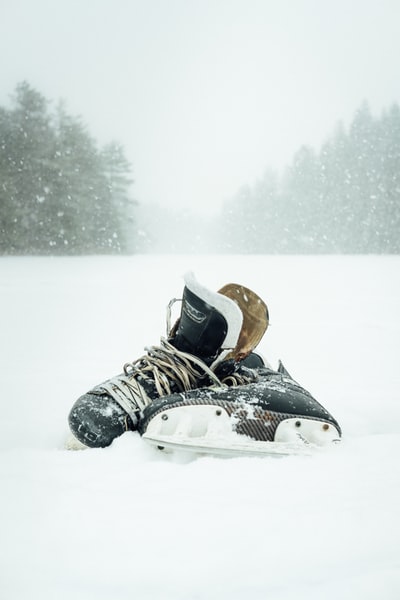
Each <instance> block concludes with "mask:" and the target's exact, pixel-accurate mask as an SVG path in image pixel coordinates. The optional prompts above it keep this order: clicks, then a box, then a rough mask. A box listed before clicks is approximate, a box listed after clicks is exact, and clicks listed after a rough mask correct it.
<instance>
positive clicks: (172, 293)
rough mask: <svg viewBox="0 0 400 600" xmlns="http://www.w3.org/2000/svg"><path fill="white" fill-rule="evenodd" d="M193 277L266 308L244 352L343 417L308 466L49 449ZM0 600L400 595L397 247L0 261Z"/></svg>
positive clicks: (153, 338)
mask: <svg viewBox="0 0 400 600" xmlns="http://www.w3.org/2000/svg"><path fill="white" fill-rule="evenodd" d="M188 270H192V271H194V272H195V274H196V276H197V278H198V279H199V281H200V282H201V283H202V284H204V285H206V286H208V287H210V288H211V289H215V290H217V289H219V288H220V287H221V286H222V285H223V284H224V283H228V282H235V283H241V284H243V285H246V286H247V287H250V288H252V289H254V291H255V292H257V293H258V294H259V295H260V296H261V297H262V298H263V299H264V300H265V301H266V302H267V304H268V306H269V310H270V318H271V325H270V327H269V329H268V331H267V332H266V335H265V337H264V339H263V340H262V342H261V344H260V347H259V349H260V350H261V351H262V352H263V353H264V354H265V355H266V357H267V358H268V359H269V360H270V362H272V364H273V365H274V366H276V365H277V360H278V358H281V359H282V360H283V362H284V364H285V366H286V367H287V369H288V370H289V372H291V374H292V376H293V377H294V378H295V379H297V380H298V381H299V382H300V383H301V384H302V385H304V387H306V388H307V389H309V390H310V391H311V392H312V393H313V394H314V395H315V396H316V398H317V399H318V400H319V401H320V402H321V403H322V404H323V405H324V406H325V407H326V408H327V409H328V410H329V411H330V412H331V413H332V414H333V415H334V416H335V417H336V418H337V419H338V421H339V422H340V424H341V426H342V428H343V441H342V443H341V444H340V445H338V446H337V445H336V446H334V447H332V448H329V449H328V450H326V451H324V452H322V453H319V454H318V455H316V456H313V457H304V456H289V457H285V458H274V457H263V458H259V457H257V458H256V457H238V458H216V457H199V458H190V457H188V456H187V455H185V454H175V455H174V454H172V455H164V454H162V453H161V452H159V451H157V450H156V449H153V448H151V447H148V446H146V444H145V442H144V440H142V439H141V438H140V437H139V435H138V434H137V433H134V432H130V433H126V434H124V435H123V436H122V437H121V438H119V439H117V440H116V441H115V442H114V443H113V444H112V445H111V446H110V447H109V448H105V449H95V450H87V451H82V452H71V451H67V450H65V449H64V442H65V439H66V434H67V424H66V423H67V415H68V412H69V410H70V408H71V406H72V404H73V402H74V401H75V400H76V399H77V398H78V397H79V396H80V395H81V394H82V393H84V392H85V391H87V390H89V389H90V388H91V387H92V386H94V385H95V384H97V383H99V382H101V381H104V380H105V379H107V378H109V377H111V376H113V375H116V374H118V373H120V372H121V371H122V365H123V364H124V363H125V362H127V361H129V360H133V359H134V358H137V357H138V356H140V355H142V354H143V349H144V346H146V345H150V344H157V343H158V341H159V338H160V335H164V334H165V325H164V324H165V307H166V305H167V303H168V301H169V299H170V298H172V297H180V295H181V291H182V286H183V279H182V277H183V274H184V273H185V272H186V271H188ZM0 290H1V296H0V298H1V300H0V302H1V311H0V320H1V323H0V324H1V345H0V359H1V363H0V364H1V381H2V386H1V400H0V401H1V422H0V427H1V436H0V450H1V464H0V470H1V480H0V485H1V490H0V504H1V510H0V518H1V522H0V532H1V536H0V539H1V545H0V548H1V560H0V597H1V598H4V600H25V599H29V600H35V599H40V600H47V599H49V600H50V599H51V600H54V599H55V598H57V600H64V599H65V600H66V599H68V600H70V599H71V598H73V599H74V600H92V599H93V600H103V599H104V600H111V599H112V600H125V599H132V598H138V599H140V600H150V599H151V600H170V599H171V600H214V599H215V600H224V599H227V600H242V599H243V598H246V600H265V599H266V598H268V600H275V599H276V600H291V599H296V600H303V599H304V600H314V599H315V600H316V599H318V600H320V599H322V598H323V599H324V600H330V599H335V600H337V599H338V598H340V599H341V600H355V599H357V600H358V599H363V600H372V599H373V600H375V599H378V598H379V599H385V600H392V599H393V600H395V599H396V600H397V599H398V598H399V597H400V508H399V507H400V468H399V459H400V434H399V430H400V398H399V391H398V390H399V388H400V368H399V359H400V352H399V350H400V342H399V338H400V257H375V256H361V257H351V256H350V257H349V256H347V257H344V256H340V257H336V256H320V257H314V256H309V257H300V256H299V257H291V256H286V257H279V256H274V257H270V256H134V257H124V258H120V257H118V258H114V257H92V258H36V257H32V258H1V259H0Z"/></svg>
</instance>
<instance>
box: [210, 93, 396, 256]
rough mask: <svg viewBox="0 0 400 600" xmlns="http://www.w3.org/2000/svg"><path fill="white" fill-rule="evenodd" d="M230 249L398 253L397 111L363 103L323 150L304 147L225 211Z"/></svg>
mask: <svg viewBox="0 0 400 600" xmlns="http://www.w3.org/2000/svg"><path fill="white" fill-rule="evenodd" d="M220 231H221V232H225V235H224V236H223V248H221V249H222V250H224V251H225V252H239V253H399V252H400V109H399V106H398V105H397V104H395V105H393V106H392V107H391V108H390V109H389V110H386V111H384V112H383V114H382V116H381V117H380V118H374V117H373V116H372V115H371V113H370V110H369V108H368V105H367V103H364V104H363V105H362V106H361V107H360V109H359V110H358V111H357V112H356V114H355V116H354V119H353V121H352V123H351V124H350V126H349V128H348V130H347V131H346V130H345V128H344V127H343V125H341V124H339V125H338V127H337V130H336V132H335V134H334V135H333V136H332V137H331V138H330V139H328V140H327V142H326V143H325V144H324V145H323V146H322V148H321V150H320V151H319V152H316V151H315V150H313V149H312V148H309V147H302V148H301V149H300V150H299V151H298V152H297V154H296V155H295V156H294V159H293V162H292V164H291V165H290V166H289V167H288V168H287V170H286V171H285V172H284V174H283V175H282V176H281V177H278V175H277V174H276V173H274V172H271V171H267V172H266V173H265V175H264V177H263V178H262V179H261V180H260V181H259V182H258V183H257V184H256V185H254V186H253V187H250V186H246V187H243V188H242V189H241V190H240V191H239V193H238V194H237V196H236V197H235V198H233V199H232V200H231V201H229V202H227V203H226V204H225V206H224V209H223V214H222V224H221V227H220Z"/></svg>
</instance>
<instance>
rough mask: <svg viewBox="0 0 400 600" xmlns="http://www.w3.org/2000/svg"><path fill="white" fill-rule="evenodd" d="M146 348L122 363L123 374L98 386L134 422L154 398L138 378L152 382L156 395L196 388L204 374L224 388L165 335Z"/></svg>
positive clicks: (206, 368)
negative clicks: (141, 354)
mask: <svg viewBox="0 0 400 600" xmlns="http://www.w3.org/2000/svg"><path fill="white" fill-rule="evenodd" d="M145 350H146V354H145V355H143V356H142V357H140V358H138V359H137V360H135V361H133V362H128V363H125V365H124V374H123V375H118V376H116V377H113V378H112V379H110V380H109V381H107V382H105V383H103V384H102V385H101V389H102V390H104V391H105V392H107V393H108V394H109V395H110V396H111V397H112V398H114V400H115V401H116V402H117V403H118V404H119V405H120V406H121V407H122V408H123V409H124V410H125V411H126V412H127V413H128V414H129V416H130V417H131V419H132V420H133V423H136V421H137V414H138V412H140V411H143V410H144V408H145V407H146V406H148V405H149V404H150V403H151V402H152V400H153V399H152V398H151V397H150V396H149V395H148V394H147V392H146V390H145V389H144V387H143V385H141V383H140V382H139V381H138V378H139V377H140V378H142V381H146V380H147V381H149V382H152V384H154V385H155V388H156V390H157V393H158V395H159V396H166V395H170V394H172V393H174V392H176V391H178V392H187V391H189V390H192V389H195V388H197V387H199V384H200V380H201V379H204V378H205V377H206V376H208V377H209V378H210V379H211V381H212V384H213V385H214V386H217V387H225V385H224V383H223V382H222V381H220V379H218V377H217V376H216V375H215V373H213V371H212V370H211V369H210V368H209V367H207V365H206V364H205V363H204V362H203V361H202V360H200V359H199V358H197V357H196V356H193V355H192V354H188V353H186V352H182V351H180V350H177V349H176V348H175V347H174V346H172V344H170V343H169V342H168V341H167V340H166V339H165V338H161V340H160V346H150V347H146V348H145Z"/></svg>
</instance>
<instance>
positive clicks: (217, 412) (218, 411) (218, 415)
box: [215, 408, 222, 417]
mask: <svg viewBox="0 0 400 600" xmlns="http://www.w3.org/2000/svg"><path fill="white" fill-rule="evenodd" d="M215 414H216V415H217V417H220V416H221V415H222V410H221V409H220V408H218V409H217V410H216V411H215Z"/></svg>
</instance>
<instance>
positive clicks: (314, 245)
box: [0, 82, 400, 254]
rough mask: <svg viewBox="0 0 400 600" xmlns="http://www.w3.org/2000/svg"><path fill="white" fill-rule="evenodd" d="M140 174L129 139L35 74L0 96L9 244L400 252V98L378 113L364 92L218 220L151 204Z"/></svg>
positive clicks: (1, 180) (1, 174)
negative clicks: (51, 96)
mask: <svg viewBox="0 0 400 600" xmlns="http://www.w3.org/2000/svg"><path fill="white" fill-rule="evenodd" d="M131 183H132V169H131V166H130V164H129V163H128V161H127V160H126V158H125V155H124V151H123V148H122V147H121V145H119V144H117V143H114V144H109V145H107V146H106V147H104V148H100V149H99V148H98V147H97V144H96V142H95V141H94V140H93V138H92V137H91V136H90V135H89V133H88V132H87V129H86V127H85V126H84V124H83V123H82V121H81V119H80V118H78V117H72V116H71V115H69V114H67V112H66V110H65V107H64V106H63V104H62V103H61V104H60V105H59V106H58V107H57V108H56V110H53V111H50V110H49V102H48V101H47V100H46V99H45V98H44V97H43V96H42V95H41V94H40V93H39V92H37V91H36V90H35V89H33V88H32V87H31V86H30V85H29V84H28V83H26V82H23V83H20V84H19V85H18V86H17V87H16V90H15V93H14V95H13V98H12V105H11V107H10V108H9V109H6V108H2V107H0V254H91V253H121V252H123V253H133V252H135V251H142V252H152V251H153V252H154V251H158V252H163V251H167V252H188V253H190V252H196V251H200V252H227V253H228V252H232V253H266V254H267V253H275V254H277V253H293V254H295V253H357V254H360V253H400V108H399V106H398V105H397V104H394V105H393V106H392V107H391V108H390V109H388V110H386V111H384V112H383V114H382V115H381V116H380V117H379V118H376V117H373V116H372V115H371V112H370V110H369V108H368V105H367V103H364V104H363V105H362V106H361V107H360V109H359V110H358V111H357V112H356V114H355V116H354V118H353V120H352V122H351V124H350V125H349V127H348V128H347V129H346V128H345V127H344V126H343V125H341V124H339V125H338V126H337V129H336V131H335V133H334V135H332V136H331V138H329V139H328V140H327V141H326V143H325V144H324V145H323V146H322V148H321V149H320V150H319V151H315V150H314V149H312V148H309V147H302V148H301V149H300V150H299V151H298V152H297V154H296V155H295V156H294V159H293V161H292V163H291V165H290V166H289V167H288V168H287V169H286V170H285V171H284V173H283V174H278V173H276V172H273V171H271V170H267V171H266V172H265V174H264V176H263V177H262V178H261V179H260V180H259V181H258V182H257V184H255V185H254V186H244V187H243V188H242V189H240V190H239V192H238V193H237V195H236V196H235V197H234V198H232V199H230V200H229V201H228V202H226V204H225V205H224V207H223V209H222V211H221V214H220V216H219V217H215V218H213V219H212V220H208V219H206V218H203V219H202V218H201V217H199V216H198V215H195V216H194V217H193V216H192V215H191V213H190V209H189V211H186V212H185V213H182V212H181V213H179V214H177V213H176V212H175V211H173V210H168V207H167V208H166V207H163V208H161V207H158V208H157V207H155V208H154V207H153V208H151V207H149V209H148V210H147V212H146V207H138V206H137V205H136V203H135V201H134V200H133V198H132V195H131V191H130V188H131ZM138 209H140V210H138ZM143 209H144V210H143Z"/></svg>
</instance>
